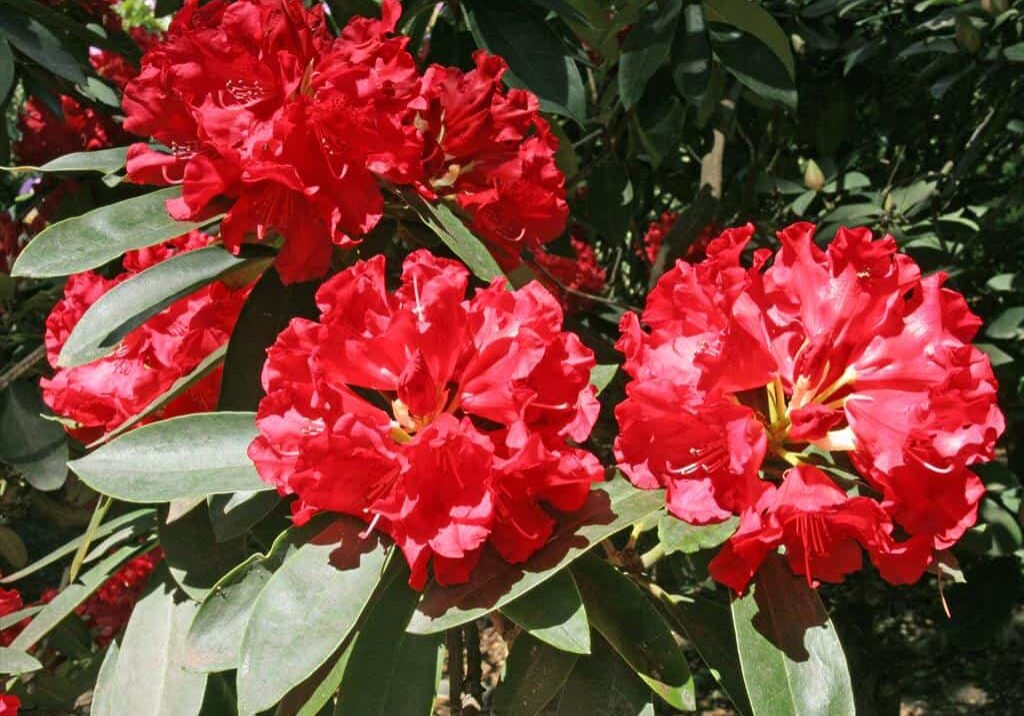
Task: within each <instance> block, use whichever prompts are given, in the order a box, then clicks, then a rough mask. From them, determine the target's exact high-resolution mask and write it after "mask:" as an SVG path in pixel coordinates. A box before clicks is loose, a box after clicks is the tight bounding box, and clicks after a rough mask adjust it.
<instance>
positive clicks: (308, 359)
mask: <svg viewBox="0 0 1024 716" xmlns="http://www.w3.org/2000/svg"><path fill="white" fill-rule="evenodd" d="M467 283H468V273H467V271H466V269H465V268H464V267H463V266H462V265H461V264H459V263H457V262H454V261H448V260H446V259H440V258H436V257H434V256H433V255H431V254H430V253H429V252H427V251H425V250H420V251H416V252H414V253H412V254H411V255H410V256H409V257H408V258H407V259H406V261H405V264H404V270H403V274H402V283H401V287H400V288H399V289H398V290H397V291H395V292H394V293H389V292H388V291H387V290H386V288H385V266H384V257H383V256H376V257H374V258H373V259H370V260H369V261H362V262H359V263H357V264H356V265H355V266H353V267H352V268H349V269H347V270H345V271H343V272H342V273H340V274H338V275H337V276H335V277H333V278H332V279H330V280H329V281H328V282H327V283H325V284H324V285H323V286H322V287H321V288H320V290H319V292H318V294H317V303H318V305H319V307H320V311H321V318H320V321H319V322H313V321H308V320H303V319H295V320H293V321H292V322H291V324H290V326H289V327H288V328H287V329H286V330H285V331H284V332H283V333H281V335H280V336H278V339H277V342H276V343H275V344H274V346H273V347H272V348H271V349H270V351H269V353H268V360H267V363H266V365H265V367H264V372H263V386H264V388H265V389H266V393H267V395H266V397H265V398H264V399H263V401H262V402H261V403H260V407H259V413H258V415H257V425H258V427H259V430H260V436H259V437H258V438H257V439H256V440H255V441H254V442H253V444H252V446H251V447H250V448H249V455H250V457H251V458H252V459H253V461H254V462H255V464H256V467H257V469H258V470H259V472H260V475H262V477H263V478H264V479H265V480H267V481H268V482H270V483H272V484H274V485H275V486H276V487H277V488H278V490H279V491H280V492H281V493H283V494H296V495H298V497H299V500H298V501H297V502H296V503H295V507H294V510H295V512H296V518H297V519H298V520H300V521H301V520H302V519H305V518H306V517H308V516H309V514H311V513H312V512H313V511H316V510H330V511H334V512H344V513H348V514H351V515H355V516H357V517H359V518H361V519H363V520H365V521H367V522H370V523H371V526H376V527H379V528H380V529H381V530H383V531H385V532H386V533H388V534H390V535H391V536H392V537H393V538H394V540H395V542H396V543H397V544H398V546H399V547H400V548H401V549H402V551H403V553H404V554H405V556H406V559H407V560H408V562H409V565H410V567H411V570H412V576H411V578H410V583H411V584H412V585H413V586H415V587H417V588H422V587H423V585H424V583H425V581H426V579H427V567H428V564H432V565H433V573H434V577H435V579H436V580H437V581H438V582H439V583H440V584H453V583H458V582H464V581H466V580H467V579H468V578H469V574H470V571H471V570H472V568H473V566H474V565H475V564H476V562H477V560H478V559H479V557H480V553H481V551H482V549H483V548H484V546H485V545H487V544H490V545H491V546H492V547H493V548H494V549H495V550H497V552H498V553H499V554H500V555H501V556H502V557H504V558H505V559H506V560H508V561H510V562H521V561H523V560H525V559H526V558H527V557H529V556H530V555H531V554H532V553H533V552H535V551H536V550H537V549H539V548H540V547H541V546H542V545H543V544H544V543H545V541H546V540H547V539H548V537H549V536H550V534H551V532H552V529H553V526H554V517H553V516H552V514H551V513H550V512H549V508H554V509H556V510H561V511H569V510H575V509H578V508H579V507H580V506H581V505H582V504H583V502H584V500H585V499H586V496H587V493H588V490H589V486H590V483H592V482H594V481H597V480H600V479H601V478H602V474H603V470H602V468H601V465H600V464H599V463H598V461H597V459H596V458H595V457H594V456H593V455H591V454H590V453H589V452H586V451H585V450H582V449H580V448H578V447H575V444H576V443H579V442H581V441H583V440H585V439H586V438H587V436H588V435H589V434H590V430H591V428H592V427H593V424H594V421H595V419H596V417H597V412H598V409H599V406H598V403H597V400H596V398H595V392H594V388H593V386H591V385H590V384H589V379H590V370H591V368H592V367H593V366H594V356H593V354H592V352H591V351H590V350H589V349H588V348H586V347H585V346H584V345H583V344H582V343H581V342H580V341H579V339H578V338H577V337H576V336H575V335H574V334H572V333H568V332H565V331H563V330H562V311H561V308H560V307H559V305H558V302H557V301H556V300H555V299H554V298H553V297H552V296H551V295H550V294H549V293H548V292H547V291H546V290H544V289H543V288H542V287H541V286H540V285H539V284H537V283H531V284H530V285H528V286H526V287H525V288H522V289H520V290H518V291H507V290H505V285H504V282H503V280H496V281H495V282H493V283H492V284H491V286H490V287H488V288H486V289H483V290H480V291H477V292H476V294H475V295H474V296H473V297H472V298H470V299H466V298H465V293H466V287H467Z"/></svg>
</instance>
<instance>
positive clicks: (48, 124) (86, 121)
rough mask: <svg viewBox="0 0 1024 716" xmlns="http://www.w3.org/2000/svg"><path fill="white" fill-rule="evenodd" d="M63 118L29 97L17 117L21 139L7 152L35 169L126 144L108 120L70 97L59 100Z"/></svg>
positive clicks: (112, 123)
mask: <svg viewBox="0 0 1024 716" xmlns="http://www.w3.org/2000/svg"><path fill="white" fill-rule="evenodd" d="M60 107H61V113H62V114H63V117H58V116H57V115H55V114H54V113H53V112H51V111H50V110H49V109H48V108H47V107H46V105H45V104H44V103H43V102H42V101H41V100H39V99H38V98H36V97H29V98H28V100H27V101H26V102H25V104H24V106H23V107H22V109H21V112H20V113H19V114H18V131H20V132H21V139H19V140H18V141H17V142H14V143H13V144H12V146H11V151H12V152H13V153H14V156H16V157H17V158H18V161H20V162H21V163H22V164H29V165H32V166H39V165H41V164H45V163H46V162H48V161H50V160H51V159H55V158H57V157H59V156H63V155H64V154H71V153H72V152H91V151H93V150H96V149H106V148H107V147H112V146H115V145H117V144H124V143H125V142H127V141H128V134H126V133H125V132H124V131H123V130H122V129H121V127H120V126H119V125H118V124H117V122H115V121H114V120H113V119H112V118H111V117H109V116H107V115H106V114H104V113H103V112H99V111H97V110H95V109H93V108H92V107H89V106H87V105H85V104H82V103H81V102H79V101H78V100H76V99H75V98H73V97H69V96H67V95H61V96H60Z"/></svg>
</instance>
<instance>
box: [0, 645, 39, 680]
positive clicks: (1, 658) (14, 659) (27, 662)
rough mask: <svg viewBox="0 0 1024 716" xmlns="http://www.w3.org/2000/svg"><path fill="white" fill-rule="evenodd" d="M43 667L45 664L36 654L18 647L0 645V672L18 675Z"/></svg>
mask: <svg viewBox="0 0 1024 716" xmlns="http://www.w3.org/2000/svg"><path fill="white" fill-rule="evenodd" d="M42 668H43V665H42V664H40V663H39V660H38V659H36V658H35V657H34V656H31V655H29V654H26V653H25V652H23V651H19V650H17V649H8V648H7V647H3V646H0V674H7V675H10V676H18V675H19V674H27V673H29V672H30V671H38V670H39V669H42Z"/></svg>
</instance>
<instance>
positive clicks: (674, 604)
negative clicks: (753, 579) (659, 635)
mask: <svg viewBox="0 0 1024 716" xmlns="http://www.w3.org/2000/svg"><path fill="white" fill-rule="evenodd" d="M661 601H662V604H663V605H664V607H665V612H666V614H668V617H669V619H670V620H671V621H672V623H673V624H675V626H676V628H677V629H678V630H679V631H680V632H681V633H683V634H685V635H686V636H687V638H689V640H690V641H691V642H693V645H694V646H695V647H697V652H698V653H699V654H700V658H701V659H703V660H704V663H705V664H707V665H708V668H709V669H711V673H712V675H713V676H714V677H715V678H716V679H717V680H718V683H720V684H721V685H722V688H723V689H725V693H726V695H727V696H728V697H729V699H730V700H731V701H732V703H733V706H735V707H736V710H737V711H739V712H740V713H741V714H745V715H746V716H749V714H751V713H752V711H751V708H750V699H748V698H747V690H746V687H744V685H743V673H742V671H741V670H740V657H739V654H738V653H737V652H736V635H735V632H734V631H733V628H732V616H731V615H730V613H729V608H728V607H727V606H725V605H724V604H718V603H717V602H713V601H711V600H710V599H705V598H704V597H699V596H696V597H684V596H678V595H675V594H666V593H662V594H661Z"/></svg>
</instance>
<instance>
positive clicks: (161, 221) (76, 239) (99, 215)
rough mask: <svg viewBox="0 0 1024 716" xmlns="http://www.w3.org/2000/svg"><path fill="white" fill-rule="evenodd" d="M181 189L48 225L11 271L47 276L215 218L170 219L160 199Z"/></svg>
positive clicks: (89, 266)
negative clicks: (186, 220)
mask: <svg viewBox="0 0 1024 716" xmlns="http://www.w3.org/2000/svg"><path fill="white" fill-rule="evenodd" d="M180 194H181V187H177V186H173V187H168V188H166V189H161V190H159V191H155V192H152V193H150V194H144V195H143V196H137V197H135V198H133V199H125V200H124V201H119V202H117V203H115V204H109V205H107V206H102V207H100V208H98V209H93V210H92V211H90V212H88V213H86V214H82V215H81V216H75V217H72V218H70V219H64V220H63V221H58V222H57V223H55V224H51V225H50V226H47V227H46V228H45V229H44V230H43V231H41V232H40V233H39V235H38V236H36V237H35V238H34V239H33V240H32V241H30V242H29V244H28V246H26V247H25V248H24V250H23V251H22V252H21V254H20V255H19V256H18V259H17V261H15V262H14V268H13V269H12V271H11V275H12V276H25V277H31V278H50V277H53V276H68V275H70V274H73V273H79V272H81V271H88V270H89V269H94V268H96V267H97V266H102V265H103V264H105V263H107V262H108V261H110V260H112V259H116V258H117V257H118V256H120V255H121V254H123V253H125V252H126V251H131V250H132V249H141V248H144V247H146V246H152V245H153V244H159V243H160V242H161V241H166V240H168V239H173V238H175V237H178V236H181V235H182V234H186V233H188V232H189V231H191V230H192V229H198V228H200V227H202V226H205V225H206V224H209V223H211V222H213V221H215V220H216V219H217V218H218V217H211V218H210V219H208V220H206V221H195V222H182V221H175V220H174V219H172V218H171V217H170V216H168V214H167V209H166V208H165V206H164V205H165V203H166V201H167V200H168V199H173V198H175V197H177V196H179V195H180Z"/></svg>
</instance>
